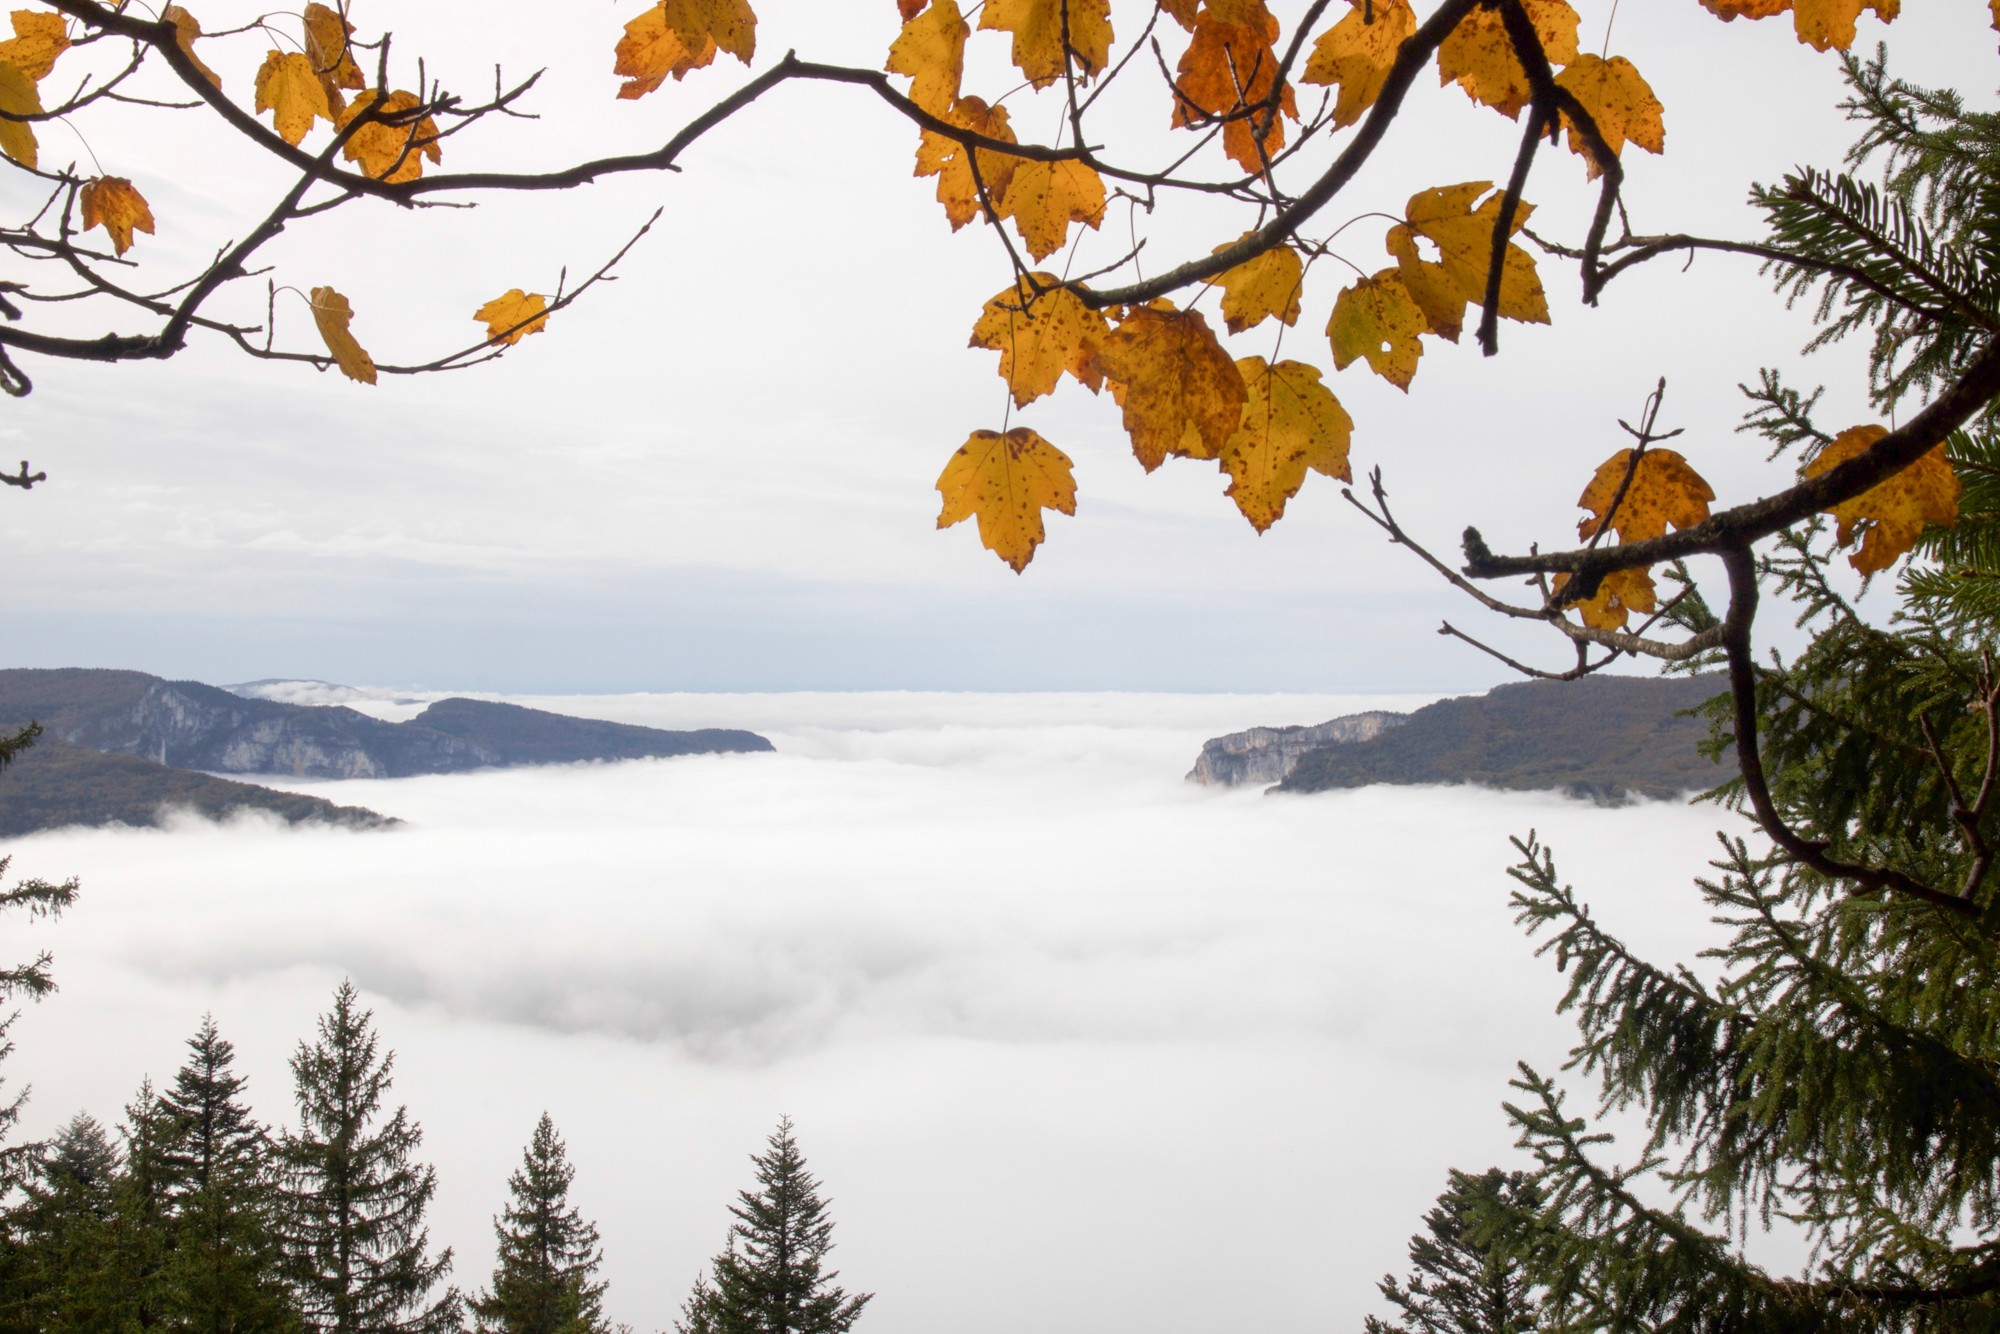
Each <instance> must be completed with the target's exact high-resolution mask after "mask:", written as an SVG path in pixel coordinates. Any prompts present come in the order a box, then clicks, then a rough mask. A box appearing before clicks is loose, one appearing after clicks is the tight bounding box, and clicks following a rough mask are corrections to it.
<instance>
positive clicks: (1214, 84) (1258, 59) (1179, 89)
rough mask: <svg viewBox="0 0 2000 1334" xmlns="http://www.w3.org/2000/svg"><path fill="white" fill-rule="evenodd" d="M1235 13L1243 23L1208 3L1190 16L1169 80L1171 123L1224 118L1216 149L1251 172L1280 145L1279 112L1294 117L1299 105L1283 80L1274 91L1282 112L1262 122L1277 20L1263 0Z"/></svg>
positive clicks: (1274, 69) (1273, 73) (1274, 74)
mask: <svg viewBox="0 0 2000 1334" xmlns="http://www.w3.org/2000/svg"><path fill="white" fill-rule="evenodd" d="M1239 16H1240V17H1242V18H1243V19H1245V20H1246V22H1243V23H1231V22H1228V21H1226V20H1225V18H1224V17H1223V16H1222V14H1219V13H1218V12H1217V11H1216V8H1215V6H1214V5H1213V4H1211V5H1209V6H1207V7H1205V8H1204V9H1203V10H1202V11H1201V13H1200V14H1199V15H1198V16H1197V17H1196V19H1195V25H1194V37H1193V39H1192V40H1191V41H1190V42H1189V43H1188V49H1187V51H1186V52H1185V53H1183V54H1182V56H1181V62H1180V66H1179V70H1178V73H1177V75H1176V77H1175V79H1174V116H1173V124H1175V125H1177V126H1193V127H1196V128H1199V127H1202V126H1204V125H1206V124H1209V123H1211V121H1212V120H1213V118H1216V117H1227V118H1228V119H1226V120H1224V122H1223V127H1222V151H1223V152H1224V153H1227V154H1228V155H1229V156H1230V158H1232V159H1233V160H1234V161H1235V162H1236V164H1237V165H1238V166H1240V167H1242V168H1243V170H1245V171H1247V172H1253V173H1254V172H1260V171H1262V170H1263V169H1264V161H1263V160H1264V158H1266V157H1269V156H1270V155H1272V154H1275V153H1276V152H1277V151H1278V150H1279V149H1280V148H1283V147H1284V146H1285V125H1284V122H1285V117H1287V116H1289V117H1290V118H1291V119H1293V120H1297V119H1298V118H1299V106H1298V99H1297V97H1296V96H1295V95H1294V94H1293V91H1292V86H1291V85H1290V84H1285V85H1284V86H1283V87H1282V88H1281V89H1279V92H1278V105H1277V111H1278V112H1279V113H1282V114H1270V116H1269V123H1268V124H1266V123H1265V117H1266V115H1267V112H1266V110H1265V103H1266V102H1267V101H1269V99H1270V97H1271V91H1272V88H1273V87H1274V86H1275V85H1276V84H1277V79H1278V53H1277V50H1276V42H1277V40H1278V20H1277V19H1275V18H1273V17H1272V16H1271V14H1270V13H1269V11H1267V10H1266V9H1265V8H1264V5H1263V0H1252V4H1251V6H1250V7H1248V8H1246V9H1244V10H1243V11H1242V12H1241V13H1240V15H1239ZM1252 108H1255V109H1254V110H1252ZM1232 113H1234V114H1232ZM1260 129H1261V130H1262V131H1263V133H1262V135H1261V137H1260V135H1259V133H1258V131H1259V130H1260ZM1260 150H1261V151H1260Z"/></svg>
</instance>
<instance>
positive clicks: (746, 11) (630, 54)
mask: <svg viewBox="0 0 2000 1334" xmlns="http://www.w3.org/2000/svg"><path fill="white" fill-rule="evenodd" d="M717 51H726V52H728V53H729V54H730V55H732V56H735V57H736V58H737V59H738V60H740V61H742V62H743V63H744V64H746V65H747V64H749V63H750V60H751V57H753V56H754V55H756V53H757V15H756V14H755V12H753V11H752V10H751V8H750V5H749V0H660V3H658V4H656V5H654V6H653V7H652V8H651V9H649V10H647V11H646V12H645V13H643V14H641V15H640V16H639V17H638V18H636V19H633V20H632V21H631V22H630V23H628V24H626V25H625V35H624V36H623V37H621V38H619V40H618V45H617V47H616V48H614V50H613V53H612V54H613V55H614V56H615V57H616V61H615V63H614V64H613V65H612V68H611V72H612V73H613V74H616V75H618V76H620V77H621V78H624V79H625V80H627V82H626V83H625V84H624V85H623V86H621V87H620V88H619V89H618V96H620V97H622V98H627V99H630V98H634V97H644V96H645V95H646V94H647V93H650V92H652V91H653V90H654V89H655V88H658V87H659V86H660V85H661V84H663V83H665V82H666V81H667V77H668V76H669V75H671V76H672V77H673V78H675V79H680V78H683V77H685V76H686V74H687V72H688V71H689V70H696V69H701V68H703V67H705V66H707V65H708V64H709V63H710V62H712V61H713V60H714V59H715V53H716V52H717Z"/></svg>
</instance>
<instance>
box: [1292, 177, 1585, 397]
mask: <svg viewBox="0 0 2000 1334" xmlns="http://www.w3.org/2000/svg"><path fill="white" fill-rule="evenodd" d="M1501 203H1502V195H1501V193H1500V192H1499V191H1496V190H1494V189H1493V187H1492V183H1491V182H1489V181H1467V182H1465V183H1464V184H1462V185H1447V186H1440V187H1438V188H1436V189H1431V190H1425V191H1422V192H1420V193H1418V194H1415V195H1412V196H1411V197H1410V202H1409V203H1408V205H1406V206H1405V208H1404V210H1403V220H1402V221H1401V222H1399V223H1397V224H1395V225H1394V226H1392V227H1391V228H1389V231H1388V234H1387V236H1386V237H1385V238H1384V245H1385V246H1386V247H1387V249H1388V251H1389V255H1390V258H1392V259H1394V260H1395V261H1396V264H1395V267H1393V268H1387V269H1383V270H1381V271H1380V272H1378V273H1376V274H1374V275H1372V276H1370V277H1367V278H1363V279H1361V280H1360V281H1358V282H1356V283H1354V284H1352V285H1351V286H1349V287H1348V288H1347V289H1346V290H1344V291H1343V292H1341V293H1340V295H1339V296H1338V297H1336V298H1335V300H1334V303H1333V315H1332V318H1330V319H1329V320H1328V321H1327V325H1326V335H1327V339H1328V341H1329V342H1330V343H1331V344H1332V347H1333V364H1334V367H1335V369H1337V370H1344V369H1346V368H1347V367H1348V366H1349V365H1351V364H1353V363H1354V362H1356V361H1366V362H1367V363H1368V367H1369V369H1370V370H1372V371H1374V372H1375V373H1376V374H1377V375H1380V376H1381V377H1382V378H1383V379H1385V380H1387V381H1389V383H1391V384H1393V385H1395V386H1396V387H1397V388H1398V389H1402V390H1404V391H1406V392H1407V391H1408V389H1409V387H1410V381H1411V379H1412V378H1413V377H1414V376H1415V375H1416V373H1417V361H1418V359H1419V358H1420V357H1421V356H1422V355H1423V344H1422V343H1421V342H1420V341H1418V340H1419V336H1420V335H1423V334H1431V335H1433V336H1434V337H1438V338H1442V339H1445V340H1446V341H1447V342H1453V343H1455V342H1457V341H1458V336H1459V333H1460V332H1461V331H1462V330H1463V328H1464V326H1465V310H1466V307H1467V306H1468V305H1478V304H1480V303H1483V302H1484V301H1485V300H1486V287H1487V282H1488V279H1489V277H1490V275H1491V273H1492V269H1493V232H1494V228H1495V227H1497V226H1498V225H1499V221H1500V208H1501ZM1533 212H1534V206H1533V205H1532V204H1529V203H1526V202H1525V201H1524V202H1522V203H1520V204H1518V205H1517V206H1516V208H1515V210H1514V218H1513V223H1512V228H1511V232H1510V234H1511V233H1518V232H1519V231H1520V230H1521V228H1522V227H1523V226H1525V225H1526V224H1527V221H1528V217H1529V215H1530V214H1532V213H1533ZM1426 246H1428V247H1429V248H1430V250H1431V251H1433V252H1435V254H1436V255H1437V258H1436V259H1429V258H1427V257H1426V255H1425V253H1424V252H1425V247H1426ZM1495 310H1496V312H1497V313H1498V314H1499V315H1500V316H1501V317H1502V318H1503V319H1510V320H1519V321H1522V322H1524V323H1529V324H1547V323H1548V321H1549V303H1548V297H1547V296H1546V295H1545V294H1544V293H1543V291H1542V283H1541V279H1540V278H1539V277H1538V276H1537V275H1536V273H1535V261H1534V258H1533V257H1532V256H1530V255H1529V254H1528V252H1527V251H1525V250H1523V249H1522V248H1521V247H1520V246H1519V245H1518V244H1516V243H1514V242H1512V241H1510V242H1508V243H1507V247H1506V250H1505V251H1504V252H1503V255H1502V260H1501V267H1500V292H1499V301H1498V303H1497V305H1496V307H1495Z"/></svg>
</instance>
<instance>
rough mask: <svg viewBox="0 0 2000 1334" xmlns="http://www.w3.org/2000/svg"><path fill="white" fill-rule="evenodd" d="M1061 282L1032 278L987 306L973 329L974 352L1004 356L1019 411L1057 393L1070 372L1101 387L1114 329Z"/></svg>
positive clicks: (1003, 375) (1002, 370)
mask: <svg viewBox="0 0 2000 1334" xmlns="http://www.w3.org/2000/svg"><path fill="white" fill-rule="evenodd" d="M1058 281H1059V279H1057V278H1056V277H1055V276H1054V275H1053V274H1048V273H1035V274H1030V275H1029V276H1028V277H1026V278H1023V279H1021V280H1020V281H1019V282H1018V283H1017V284H1016V285H1015V286H1013V287H1010V288H1008V289H1007V290H1006V291H1004V292H1002V293H1000V294H999V295H998V296H996V297H994V298H993V299H992V300H991V301H988V302H987V303H986V309H985V311H984V312H983V313H981V315H980V317H979V322H978V323H977V324H974V325H973V326H972V342H971V343H970V344H969V346H971V347H984V348H991V349H992V350H994V351H996V352H998V353H999V354H1000V378H1001V379H1003V380H1005V381H1006V382H1007V387H1008V388H1009V389H1010V390H1012V391H1013V394H1014V402H1015V404H1016V405H1021V404H1026V403H1031V402H1033V401H1034V400H1035V399H1038V398H1040V397H1042V395H1044V394H1050V393H1054V392H1055V387H1056V382H1057V381H1058V380H1060V379H1061V378H1062V377H1063V375H1064V373H1065V372H1067V373H1068V374H1069V375H1071V376H1072V377H1074V378H1075V379H1076V380H1078V381H1079V382H1081V383H1082V384H1084V385H1086V386H1088V387H1089V388H1090V389H1091V390H1092V391H1093V392H1094V391H1095V390H1096V389H1097V387H1098V385H1099V384H1101V383H1102V380H1101V379H1100V378H1097V377H1096V375H1094V374H1093V372H1094V371H1095V368H1096V364H1097V361H1096V354H1097V349H1098V348H1099V347H1100V346H1101V345H1102V344H1103V342H1104V339H1105V338H1106V337H1107V336H1108V335H1109V334H1110V332H1111V326H1110V325H1109V324H1108V323H1106V322H1105V319H1104V315H1103V313H1102V312H1100V311H1095V310H1092V309H1091V308H1090V307H1089V306H1086V305H1084V304H1083V302H1082V301H1081V300H1080V299H1078V297H1077V295H1076V293H1074V292H1071V291H1068V290H1066V289H1064V288H1061V287H1057V286H1056V283H1057V282H1058ZM1038 287H1039V288H1040V289H1041V290H1040V291H1039V293H1038V292H1037V288H1038ZM1093 381H1094V382H1093Z"/></svg>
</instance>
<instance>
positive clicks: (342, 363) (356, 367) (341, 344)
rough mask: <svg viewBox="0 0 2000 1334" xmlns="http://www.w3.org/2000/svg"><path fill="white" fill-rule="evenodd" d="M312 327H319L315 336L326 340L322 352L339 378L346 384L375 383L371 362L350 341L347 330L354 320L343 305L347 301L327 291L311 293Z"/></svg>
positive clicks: (352, 339) (349, 334) (351, 310)
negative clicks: (328, 355) (335, 367)
mask: <svg viewBox="0 0 2000 1334" xmlns="http://www.w3.org/2000/svg"><path fill="white" fill-rule="evenodd" d="M312 313H313V323H314V324H316V325H318V326H319V336H320V337H321V338H323V339H324V340H326V350H327V351H329V352H331V353H333V359H334V361H335V362H336V363H337V364H338V365H339V367H340V371H341V374H343V375H345V376H346V377H347V378H348V379H350V380H359V381H361V383H363V384H374V383H375V360H374V358H372V357H370V356H369V355H368V353H367V352H365V351H363V350H362V347H361V344H359V343H357V342H355V341H354V335H353V334H351V333H349V332H348V331H347V326H348V324H349V322H350V321H352V320H353V319H354V308H353V307H352V306H350V305H348V304H347V298H346V297H344V296H342V295H341V294H340V293H338V292H336V291H334V290H333V289H332V288H331V287H315V288H313V289H312Z"/></svg>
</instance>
